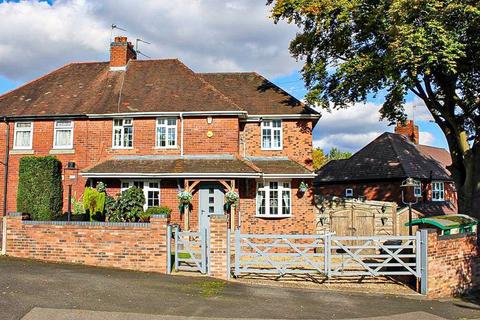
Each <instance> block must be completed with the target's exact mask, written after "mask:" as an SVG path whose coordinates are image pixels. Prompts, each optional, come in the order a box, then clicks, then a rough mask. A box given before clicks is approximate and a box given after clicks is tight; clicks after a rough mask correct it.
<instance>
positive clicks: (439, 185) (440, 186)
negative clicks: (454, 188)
mask: <svg viewBox="0 0 480 320" xmlns="http://www.w3.org/2000/svg"><path fill="white" fill-rule="evenodd" d="M437 193H438V196H435V195H436V194H437ZM432 201H445V183H444V182H443V181H432Z"/></svg>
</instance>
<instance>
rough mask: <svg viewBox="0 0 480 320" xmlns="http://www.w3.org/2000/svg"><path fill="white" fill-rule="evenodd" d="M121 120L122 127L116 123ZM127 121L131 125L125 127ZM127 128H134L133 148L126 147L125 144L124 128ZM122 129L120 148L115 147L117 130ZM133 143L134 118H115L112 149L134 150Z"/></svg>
mask: <svg viewBox="0 0 480 320" xmlns="http://www.w3.org/2000/svg"><path fill="white" fill-rule="evenodd" d="M118 120H121V121H122V124H121V125H115V121H118ZM125 121H130V124H129V125H125ZM126 126H129V127H132V146H131V147H130V146H124V145H123V144H124V142H125V131H124V128H125V127H126ZM119 128H120V129H121V131H120V143H121V145H120V146H116V145H115V129H119ZM133 141H134V129H133V119H132V118H114V119H113V125H112V149H133Z"/></svg>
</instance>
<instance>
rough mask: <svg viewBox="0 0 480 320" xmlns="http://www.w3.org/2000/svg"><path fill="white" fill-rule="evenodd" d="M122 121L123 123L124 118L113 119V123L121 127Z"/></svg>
mask: <svg viewBox="0 0 480 320" xmlns="http://www.w3.org/2000/svg"><path fill="white" fill-rule="evenodd" d="M122 123H123V121H122V119H115V120H113V125H114V126H115V127H121V126H122Z"/></svg>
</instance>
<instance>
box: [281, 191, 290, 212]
mask: <svg viewBox="0 0 480 320" xmlns="http://www.w3.org/2000/svg"><path fill="white" fill-rule="evenodd" d="M282 214H285V215H289V214H290V191H289V190H284V191H282Z"/></svg>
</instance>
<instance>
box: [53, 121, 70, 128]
mask: <svg viewBox="0 0 480 320" xmlns="http://www.w3.org/2000/svg"><path fill="white" fill-rule="evenodd" d="M55 126H56V127H57V128H70V127H71V126H72V121H70V120H57V121H55Z"/></svg>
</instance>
